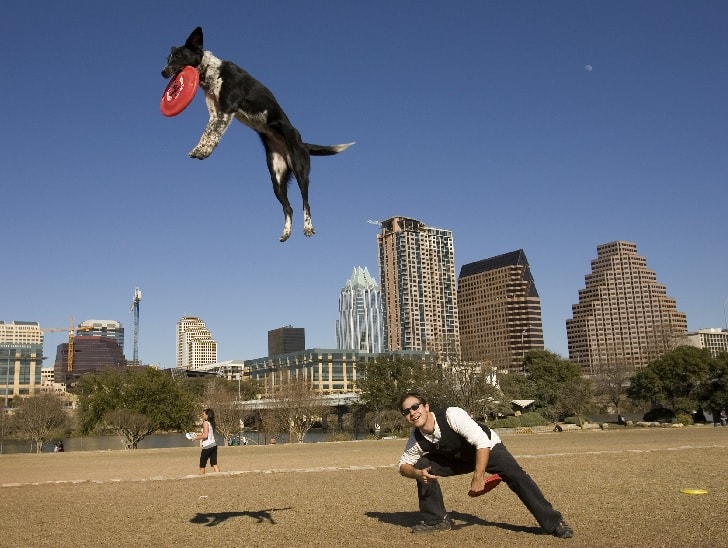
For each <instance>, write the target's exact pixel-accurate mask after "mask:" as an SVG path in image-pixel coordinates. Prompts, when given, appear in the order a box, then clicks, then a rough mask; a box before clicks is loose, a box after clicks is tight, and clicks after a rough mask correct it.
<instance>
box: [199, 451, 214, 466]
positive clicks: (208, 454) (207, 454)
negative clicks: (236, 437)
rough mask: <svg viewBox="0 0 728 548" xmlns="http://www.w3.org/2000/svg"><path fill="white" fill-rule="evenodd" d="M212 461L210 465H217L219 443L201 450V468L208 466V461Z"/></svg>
mask: <svg viewBox="0 0 728 548" xmlns="http://www.w3.org/2000/svg"><path fill="white" fill-rule="evenodd" d="M208 459H209V461H210V466H217V445H213V446H212V447H205V448H203V449H202V451H200V468H205V467H206V466H207V461H208Z"/></svg>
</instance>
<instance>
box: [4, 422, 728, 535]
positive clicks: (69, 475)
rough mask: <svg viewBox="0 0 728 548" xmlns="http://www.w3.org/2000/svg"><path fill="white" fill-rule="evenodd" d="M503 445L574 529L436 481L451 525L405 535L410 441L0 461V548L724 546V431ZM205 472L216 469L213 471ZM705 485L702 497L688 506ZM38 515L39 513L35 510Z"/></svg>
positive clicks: (546, 438) (412, 514)
mask: <svg viewBox="0 0 728 548" xmlns="http://www.w3.org/2000/svg"><path fill="white" fill-rule="evenodd" d="M504 442H505V444H506V445H507V446H508V447H509V449H510V450H511V452H512V453H513V454H514V455H515V456H516V458H517V459H518V460H519V462H520V463H521V465H522V466H523V467H524V468H525V469H526V470H527V471H528V472H529V474H530V475H531V476H532V477H533V478H534V479H535V480H536V481H537V482H538V483H539V485H540V486H541V488H542V490H543V491H544V493H545V494H546V496H547V498H548V499H549V500H550V501H551V502H552V503H553V504H554V506H555V507H556V508H558V509H559V510H561V511H562V512H563V513H564V515H565V517H566V519H567V520H568V521H569V522H570V523H571V525H572V526H573V527H574V530H575V537H574V538H573V539H571V540H559V539H555V538H553V537H550V536H546V535H542V534H541V533H540V530H539V528H538V527H537V525H536V523H535V521H534V520H533V518H532V517H531V516H530V514H528V512H527V511H526V510H525V509H524V508H523V506H522V505H521V504H520V502H519V501H518V499H517V498H516V497H515V495H513V493H511V492H510V491H509V490H508V488H507V487H506V486H505V484H502V485H501V486H500V487H498V488H497V489H496V490H494V491H492V492H491V493H489V494H488V495H486V496H484V497H481V498H478V499H471V498H470V497H468V496H467V494H466V493H467V488H468V486H469V478H468V477H454V478H446V479H443V480H442V487H443V491H444V493H445V500H446V503H447V506H448V508H449V510H450V512H451V517H452V518H454V519H455V521H456V528H455V530H453V531H450V532H447V533H437V534H434V535H428V536H426V537H425V538H421V537H413V535H412V534H411V533H410V532H409V528H408V526H410V525H412V524H414V523H416V522H417V521H418V519H419V518H418V515H417V512H416V510H417V499H416V493H415V485H414V483H413V482H412V480H407V479H404V478H401V477H400V476H399V475H398V474H397V471H396V466H395V464H396V462H397V460H398V458H399V454H400V453H401V451H402V448H403V445H404V441H403V440H367V441H357V442H337V443H319V444H280V445H268V446H237V447H221V448H220V449H219V452H220V466H221V470H222V472H221V473H219V474H207V475H206V476H204V477H200V476H198V475H197V460H198V456H199V448H196V447H189V448H172V449H140V450H136V451H86V452H77V453H70V452H69V453H56V454H49V453H44V454H40V455H35V454H32V455H29V454H15V455H2V456H0V485H2V487H0V496H2V500H3V507H4V509H5V510H6V511H5V512H4V513H3V528H2V533H1V534H2V538H1V539H0V544H1V545H3V546H51V545H52V546H89V547H90V546H100V545H105V546H132V545H134V546H176V545H186V546H189V547H196V546H215V547H220V546H239V545H241V544H245V545H248V546H300V545H309V546H327V547H328V546H331V547H333V546H358V547H362V546H403V545H406V544H410V543H412V542H418V543H424V544H427V545H429V546H453V547H455V546H458V547H461V546H470V545H476V544H482V543H484V542H485V541H486V540H487V543H488V544H496V545H499V544H503V545H508V546H563V545H564V543H568V544H569V545H570V546H614V547H616V546H636V545H643V546H684V545H686V544H688V543H689V544H695V545H703V546H720V545H726V544H728V534H727V533H726V532H725V530H726V527H725V524H726V523H728V506H727V505H726V500H728V478H727V477H726V470H725V463H726V462H728V429H723V428H709V427H703V428H701V427H688V428H674V429H672V428H665V429H609V430H604V431H599V430H597V431H586V432H562V433H544V434H521V435H516V434H514V435H510V436H505V437H504ZM208 470H209V469H208ZM683 488H702V489H706V490H707V491H708V494H706V495H685V494H682V493H681V492H680V490H681V489H683ZM39 509H42V511H39Z"/></svg>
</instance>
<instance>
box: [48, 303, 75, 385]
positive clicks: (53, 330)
mask: <svg viewBox="0 0 728 548" xmlns="http://www.w3.org/2000/svg"><path fill="white" fill-rule="evenodd" d="M40 330H41V331H42V332H43V333H58V332H60V331H68V372H69V373H70V372H71V371H73V341H74V338H73V316H71V323H70V324H69V326H68V327H49V328H45V327H41V329H40Z"/></svg>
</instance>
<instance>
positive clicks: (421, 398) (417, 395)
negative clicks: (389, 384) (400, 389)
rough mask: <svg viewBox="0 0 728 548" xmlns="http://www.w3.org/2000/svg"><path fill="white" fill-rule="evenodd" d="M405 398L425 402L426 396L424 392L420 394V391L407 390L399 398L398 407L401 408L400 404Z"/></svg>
mask: <svg viewBox="0 0 728 548" xmlns="http://www.w3.org/2000/svg"><path fill="white" fill-rule="evenodd" d="M407 398H417V401H419V402H420V403H423V404H424V403H427V398H426V397H425V395H424V394H422V393H421V392H417V391H416V390H410V391H409V392H407V393H405V394H403V395H402V397H401V398H399V408H400V409H402V404H403V403H404V400H406V399H407Z"/></svg>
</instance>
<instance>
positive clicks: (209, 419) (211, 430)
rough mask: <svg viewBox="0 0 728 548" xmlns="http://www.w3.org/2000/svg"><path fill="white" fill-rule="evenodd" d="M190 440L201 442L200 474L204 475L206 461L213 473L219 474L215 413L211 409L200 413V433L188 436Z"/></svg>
mask: <svg viewBox="0 0 728 548" xmlns="http://www.w3.org/2000/svg"><path fill="white" fill-rule="evenodd" d="M190 440H192V441H194V440H202V452H201V453H200V474H201V475H202V474H204V473H205V468H206V467H207V461H208V460H209V461H210V466H212V469H213V471H215V472H219V471H220V468H219V467H218V466H217V442H215V412H214V411H213V410H212V409H205V410H204V411H203V412H202V432H200V433H199V434H193V435H192V436H190Z"/></svg>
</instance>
